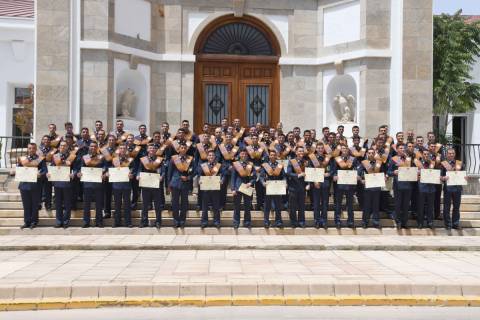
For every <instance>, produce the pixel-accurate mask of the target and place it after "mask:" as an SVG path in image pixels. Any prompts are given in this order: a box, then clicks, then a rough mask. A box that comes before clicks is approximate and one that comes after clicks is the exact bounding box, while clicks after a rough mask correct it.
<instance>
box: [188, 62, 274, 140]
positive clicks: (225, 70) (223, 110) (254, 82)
mask: <svg viewBox="0 0 480 320" xmlns="http://www.w3.org/2000/svg"><path fill="white" fill-rule="evenodd" d="M251 60H252V61H246V62H243V61H220V60H214V61H197V62H196V64H195V108H194V116H195V117H194V119H195V120H194V128H195V131H196V132H201V130H202V126H203V124H204V123H208V124H209V125H210V126H211V128H215V127H217V126H219V125H220V122H221V120H222V119H224V118H227V119H228V122H229V123H232V121H233V119H236V118H238V119H240V121H241V123H242V126H252V125H255V124H256V123H259V122H260V123H262V125H266V126H271V127H272V126H275V125H276V123H277V122H278V121H279V78H278V64H277V63H276V62H265V63H262V62H258V61H255V59H251Z"/></svg>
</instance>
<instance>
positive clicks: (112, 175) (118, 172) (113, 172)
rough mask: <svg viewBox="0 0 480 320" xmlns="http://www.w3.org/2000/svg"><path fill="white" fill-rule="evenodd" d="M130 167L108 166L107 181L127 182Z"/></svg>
mask: <svg viewBox="0 0 480 320" xmlns="http://www.w3.org/2000/svg"><path fill="white" fill-rule="evenodd" d="M129 174H130V168H128V167H113V168H108V182H129V181H130V178H129V177H128V175H129Z"/></svg>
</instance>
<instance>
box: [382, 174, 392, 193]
mask: <svg viewBox="0 0 480 320" xmlns="http://www.w3.org/2000/svg"><path fill="white" fill-rule="evenodd" d="M392 190H393V177H388V178H387V181H385V187H383V188H382V191H392Z"/></svg>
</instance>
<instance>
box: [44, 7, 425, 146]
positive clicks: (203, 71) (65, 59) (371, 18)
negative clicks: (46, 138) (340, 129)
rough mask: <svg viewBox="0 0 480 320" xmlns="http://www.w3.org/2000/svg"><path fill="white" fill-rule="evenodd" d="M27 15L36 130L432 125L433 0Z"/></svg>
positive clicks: (47, 10)
mask: <svg viewBox="0 0 480 320" xmlns="http://www.w3.org/2000/svg"><path fill="white" fill-rule="evenodd" d="M36 12H37V19H36V30H37V32H36V41H37V51H36V83H35V85H36V87H35V88H36V90H35V94H36V96H35V99H36V112H35V136H36V139H38V138H39V135H41V134H43V133H44V132H46V128H47V125H48V124H49V123H51V122H54V123H57V124H59V123H63V122H65V121H72V122H73V123H74V126H75V127H76V128H80V127H83V126H87V127H92V126H93V123H94V121H95V120H97V119H100V120H102V121H103V122H104V124H105V126H106V127H107V128H109V129H111V128H112V127H113V126H114V122H115V120H116V119H118V118H121V119H123V120H124V121H125V123H126V126H127V128H130V129H132V130H133V129H136V126H137V125H138V124H140V123H145V124H147V126H149V128H158V127H160V124H161V123H162V122H164V121H167V122H169V123H170V124H171V126H172V127H173V128H176V127H177V126H178V124H179V123H180V121H181V120H182V119H188V120H190V121H191V122H193V124H194V127H195V129H196V130H198V129H199V128H200V127H201V126H202V124H203V123H209V124H212V125H216V124H218V123H219V122H220V120H221V118H224V117H226V118H228V119H230V120H232V119H233V118H237V117H238V118H240V119H241V120H242V123H243V124H244V125H251V124H254V123H256V122H262V123H264V124H268V125H272V126H273V125H275V124H276V123H277V122H278V121H281V122H283V125H284V128H286V129H287V130H289V129H291V128H292V127H293V126H296V125H298V126H301V127H302V128H315V129H317V130H320V129H321V128H322V127H324V126H330V127H332V126H336V125H337V124H340V123H342V124H345V126H346V127H347V128H348V127H350V126H353V125H355V124H357V125H359V126H360V128H361V130H362V132H363V133H364V134H365V135H366V136H373V135H374V134H375V133H376V131H377V126H378V125H380V124H389V125H390V127H391V131H392V132H395V131H398V130H402V129H403V130H407V129H414V130H415V131H416V132H418V133H420V134H424V133H425V132H426V131H428V130H430V129H431V127H432V0H276V1H272V0H270V1H257V0H249V1H245V0H176V1H165V0H82V1H64V0H42V1H37V2H36ZM346 131H348V129H347V130H346Z"/></svg>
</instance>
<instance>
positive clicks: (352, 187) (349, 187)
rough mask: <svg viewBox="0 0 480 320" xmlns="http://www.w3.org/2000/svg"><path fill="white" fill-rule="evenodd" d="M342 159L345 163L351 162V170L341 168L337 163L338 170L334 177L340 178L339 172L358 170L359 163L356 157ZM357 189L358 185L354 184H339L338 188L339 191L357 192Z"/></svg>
mask: <svg viewBox="0 0 480 320" xmlns="http://www.w3.org/2000/svg"><path fill="white" fill-rule="evenodd" d="M341 159H342V160H343V161H345V162H347V161H351V162H352V165H351V166H350V167H349V168H341V167H340V166H339V165H338V163H336V170H335V172H334V176H338V170H354V171H357V170H358V166H359V163H358V161H357V159H356V158H354V157H343V156H342V157H341ZM334 161H336V160H334ZM356 187H357V185H353V184H337V188H338V189H339V190H355V189H356Z"/></svg>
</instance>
